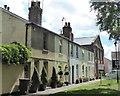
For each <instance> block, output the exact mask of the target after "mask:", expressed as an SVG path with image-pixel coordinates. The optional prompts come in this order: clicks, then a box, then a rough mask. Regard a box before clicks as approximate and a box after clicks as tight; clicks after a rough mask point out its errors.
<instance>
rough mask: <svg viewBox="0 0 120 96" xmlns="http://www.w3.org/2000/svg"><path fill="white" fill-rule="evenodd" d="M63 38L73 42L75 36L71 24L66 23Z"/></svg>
mask: <svg viewBox="0 0 120 96" xmlns="http://www.w3.org/2000/svg"><path fill="white" fill-rule="evenodd" d="M63 36H65V37H67V38H68V39H69V40H71V41H73V39H74V35H73V33H72V28H71V26H70V22H68V23H67V22H65V25H64V27H63Z"/></svg>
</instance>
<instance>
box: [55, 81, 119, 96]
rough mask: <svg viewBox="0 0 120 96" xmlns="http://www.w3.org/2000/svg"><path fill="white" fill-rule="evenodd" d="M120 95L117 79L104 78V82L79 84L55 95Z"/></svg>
mask: <svg viewBox="0 0 120 96" xmlns="http://www.w3.org/2000/svg"><path fill="white" fill-rule="evenodd" d="M72 94H74V95H77V96H89V95H90V96H120V85H119V91H118V84H117V83H116V80H102V82H100V81H98V82H94V83H91V84H88V85H84V86H79V87H76V88H73V89H70V90H66V91H64V92H59V93H56V94H54V96H55V95H56V96H60V95H61V96H66V95H67V96H68V95H69V96H71V95H72Z"/></svg>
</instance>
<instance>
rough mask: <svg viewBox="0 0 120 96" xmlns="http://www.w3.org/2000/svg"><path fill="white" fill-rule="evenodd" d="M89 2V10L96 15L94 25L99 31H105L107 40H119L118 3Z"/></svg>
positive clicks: (119, 7)
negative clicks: (107, 36) (107, 35)
mask: <svg viewBox="0 0 120 96" xmlns="http://www.w3.org/2000/svg"><path fill="white" fill-rule="evenodd" d="M92 1H93V0H91V2H90V8H91V10H94V11H95V12H96V13H97V15H96V17H97V21H96V24H97V26H99V29H100V31H106V32H107V33H108V34H109V39H114V40H115V41H118V40H120V32H119V31H120V26H119V23H120V2H107V1H106V2H92Z"/></svg>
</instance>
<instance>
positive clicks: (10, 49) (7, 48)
mask: <svg viewBox="0 0 120 96" xmlns="http://www.w3.org/2000/svg"><path fill="white" fill-rule="evenodd" d="M0 51H1V54H2V63H3V64H25V63H27V62H28V59H29V58H30V56H31V51H30V50H29V49H28V48H27V47H26V46H24V45H22V44H20V43H18V42H13V43H11V44H3V45H0Z"/></svg>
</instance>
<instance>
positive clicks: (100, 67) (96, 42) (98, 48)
mask: <svg viewBox="0 0 120 96" xmlns="http://www.w3.org/2000/svg"><path fill="white" fill-rule="evenodd" d="M75 42H76V43H78V44H80V45H82V46H84V47H86V48H87V49H88V50H90V51H92V52H93V53H94V64H95V69H94V71H95V76H96V78H98V77H99V75H100V73H102V74H104V49H103V46H102V43H101V40H100V36H99V35H97V36H94V37H82V38H75Z"/></svg>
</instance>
